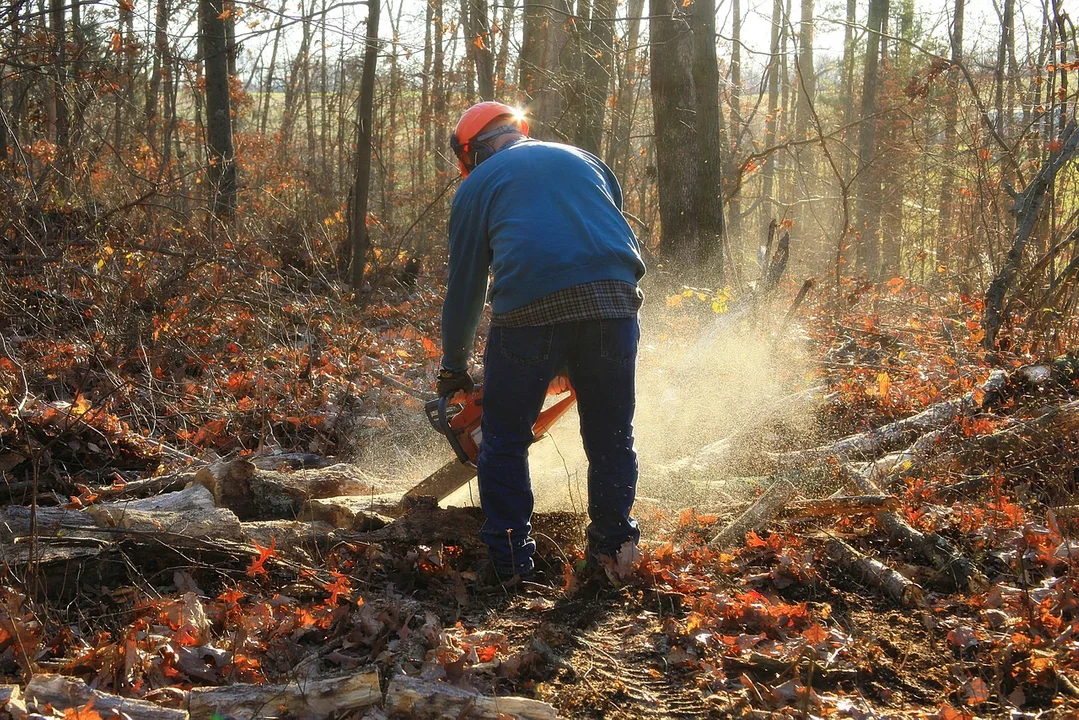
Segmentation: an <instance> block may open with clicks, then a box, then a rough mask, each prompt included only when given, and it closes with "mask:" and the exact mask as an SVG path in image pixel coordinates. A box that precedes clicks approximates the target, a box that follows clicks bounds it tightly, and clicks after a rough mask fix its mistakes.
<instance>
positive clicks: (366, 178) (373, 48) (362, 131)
mask: <svg viewBox="0 0 1079 720" xmlns="http://www.w3.org/2000/svg"><path fill="white" fill-rule="evenodd" d="M378 15H379V0H369V4H368V12H367V38H366V43H367V46H366V49H365V50H364V54H363V74H362V75H361V79H360V102H359V107H358V109H357V112H356V125H357V128H356V153H355V156H354V160H353V163H354V168H353V173H354V174H353V181H352V195H351V197H350V199H349V208H348V210H349V212H348V245H349V248H350V249H351V254H352V263H351V265H352V266H351V268H350V273H349V281H350V282H349V284H350V285H351V287H352V290H353V292H360V291H361V290H362V289H363V273H364V263H365V262H366V261H367V248H368V247H369V246H370V239H369V237H368V235H367V204H368V195H369V194H370V189H371V151H372V148H371V137H372V132H371V131H372V127H371V121H372V118H373V115H374V102H375V64H376V62H377V61H378Z"/></svg>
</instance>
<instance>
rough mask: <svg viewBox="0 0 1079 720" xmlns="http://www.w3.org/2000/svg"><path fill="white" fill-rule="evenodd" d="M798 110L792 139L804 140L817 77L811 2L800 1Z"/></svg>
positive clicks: (807, 129) (814, 96)
mask: <svg viewBox="0 0 1079 720" xmlns="http://www.w3.org/2000/svg"><path fill="white" fill-rule="evenodd" d="M796 66H797V72H798V74H797V77H798V87H797V96H798V109H797V113H796V118H795V128H794V138H795V139H796V140H804V139H805V138H806V137H808V135H809V130H810V126H811V122H810V121H811V120H812V111H811V107H812V105H813V103H814V101H815V99H816V93H817V75H816V70H815V69H814V65H813V0H802V16H801V18H800V22H799V25H798V59H797V61H796Z"/></svg>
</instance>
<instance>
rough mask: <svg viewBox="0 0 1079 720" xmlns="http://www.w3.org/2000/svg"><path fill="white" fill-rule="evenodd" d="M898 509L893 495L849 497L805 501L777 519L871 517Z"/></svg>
mask: <svg viewBox="0 0 1079 720" xmlns="http://www.w3.org/2000/svg"><path fill="white" fill-rule="evenodd" d="M898 507H899V498H897V497H896V496H895V495H850V496H840V497H826V498H819V499H815V500H806V501H804V502H800V503H797V504H795V505H791V506H790V507H787V508H783V509H782V510H780V511H779V514H778V517H779V518H780V519H783V520H800V519H804V518H814V517H828V516H835V515H844V516H847V515H872V514H874V513H879V512H883V511H885V510H895V509H897V508H898Z"/></svg>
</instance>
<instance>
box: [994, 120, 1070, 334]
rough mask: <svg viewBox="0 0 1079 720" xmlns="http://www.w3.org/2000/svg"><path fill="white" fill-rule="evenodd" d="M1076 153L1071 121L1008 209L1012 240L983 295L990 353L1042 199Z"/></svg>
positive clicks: (1039, 214) (1040, 212) (1041, 207)
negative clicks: (1011, 217) (1002, 261)
mask: <svg viewBox="0 0 1079 720" xmlns="http://www.w3.org/2000/svg"><path fill="white" fill-rule="evenodd" d="M1077 152H1079V132H1077V130H1076V123H1075V121H1074V120H1073V121H1071V122H1070V123H1069V124H1068V126H1067V127H1066V128H1065V129H1064V133H1063V134H1062V136H1061V147H1060V148H1059V149H1058V150H1056V151H1055V152H1053V153H1052V154H1051V155H1050V156H1049V159H1048V160H1047V161H1046V162H1045V163H1044V164H1043V165H1042V167H1041V169H1040V170H1039V171H1038V174H1037V175H1035V176H1034V178H1033V179H1031V181H1030V182H1029V183H1028V184H1027V186H1026V188H1024V190H1023V192H1021V193H1020V194H1019V196H1018V197H1016V199H1015V204H1014V205H1013V206H1012V215H1013V216H1014V217H1015V236H1014V238H1013V239H1012V245H1011V248H1010V249H1009V250H1008V256H1007V257H1006V258H1005V260H1004V265H1003V266H1002V267H1001V269H1000V271H999V272H998V273H997V275H996V277H994V278H993V282H991V283H990V284H989V288H988V289H987V290H986V291H985V316H984V318H983V321H982V327H983V328H984V329H985V338H984V341H983V342H984V345H985V348H986V349H987V350H994V349H996V347H997V335H998V334H999V332H1000V328H1001V325H1002V324H1003V321H1004V300H1005V298H1006V297H1007V294H1008V292H1009V291H1010V290H1011V287H1012V285H1013V284H1014V283H1015V278H1016V276H1017V275H1018V273H1019V268H1020V265H1021V264H1022V260H1023V252H1024V250H1025V248H1026V245H1027V243H1028V242H1029V240H1030V238H1031V235H1032V234H1033V232H1034V228H1035V226H1036V225H1037V223H1038V220H1039V219H1040V218H1041V216H1042V212H1043V208H1044V207H1045V205H1046V202H1045V199H1046V196H1047V195H1049V194H1050V191H1051V188H1052V186H1053V181H1054V180H1055V179H1056V176H1057V173H1059V172H1060V170H1061V169H1062V168H1063V167H1064V166H1065V165H1067V164H1068V163H1069V162H1070V161H1071V159H1072V157H1073V156H1074V155H1075V154H1076V153H1077Z"/></svg>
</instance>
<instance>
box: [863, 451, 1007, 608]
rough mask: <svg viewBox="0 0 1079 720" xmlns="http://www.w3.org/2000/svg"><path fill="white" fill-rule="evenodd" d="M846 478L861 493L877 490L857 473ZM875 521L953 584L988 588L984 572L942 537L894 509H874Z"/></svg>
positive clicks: (973, 590)
mask: <svg viewBox="0 0 1079 720" xmlns="http://www.w3.org/2000/svg"><path fill="white" fill-rule="evenodd" d="M847 479H848V480H849V482H850V483H851V484H852V485H854V486H855V487H857V488H858V489H859V490H861V491H862V492H864V493H873V494H876V493H879V492H880V488H879V487H877V484H876V483H874V482H873V481H872V480H870V479H869V478H867V477H865V476H864V475H862V474H861V473H858V472H853V471H848V473H847ZM877 521H878V522H879V523H880V524H881V526H882V527H883V528H884V530H885V532H887V533H888V535H889V536H890V537H891V538H892V539H893V540H895V541H897V542H898V543H899V544H900V545H901V546H902V547H903V548H905V549H906V550H908V551H910V552H913V553H915V554H917V555H920V556H921V557H923V558H925V559H926V560H928V561H929V563H930V564H931V565H932V566H933V567H934V568H935V569H936V570H937V571H938V572H940V573H941V574H943V575H944V576H946V577H947V578H948V579H949V580H950V581H951V583H952V584H953V585H954V586H955V587H957V588H965V589H968V590H969V591H970V592H985V591H986V590H988V589H989V580H988V579H987V578H986V577H985V575H983V574H982V572H981V571H980V570H978V568H976V567H975V566H974V563H972V562H971V561H970V560H968V559H967V558H966V557H964V556H963V555H962V554H961V553H960V552H959V551H958V550H956V549H955V547H953V546H952V544H951V543H950V542H948V540H946V539H945V538H943V537H941V536H940V535H937V534H936V533H923V532H922V531H921V530H917V529H915V528H913V527H911V525H910V524H909V523H908V522H907V521H906V520H904V519H903V518H901V517H899V515H898V514H897V513H894V512H881V513H877Z"/></svg>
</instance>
